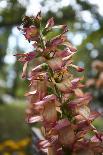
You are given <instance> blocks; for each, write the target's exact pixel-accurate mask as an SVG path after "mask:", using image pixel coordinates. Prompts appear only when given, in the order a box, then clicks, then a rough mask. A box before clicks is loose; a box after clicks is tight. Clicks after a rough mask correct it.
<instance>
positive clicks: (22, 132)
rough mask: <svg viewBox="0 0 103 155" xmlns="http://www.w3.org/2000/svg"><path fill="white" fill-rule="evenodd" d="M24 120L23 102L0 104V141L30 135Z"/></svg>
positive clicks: (18, 138)
mask: <svg viewBox="0 0 103 155" xmlns="http://www.w3.org/2000/svg"><path fill="white" fill-rule="evenodd" d="M24 120H25V104H24V103H22V102H20V103H12V104H10V105H0V141H2V140H6V139H13V140H20V139H23V138H25V137H27V136H30V131H29V127H28V125H27V124H26V123H25V121H24Z"/></svg>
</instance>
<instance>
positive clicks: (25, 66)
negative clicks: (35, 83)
mask: <svg viewBox="0 0 103 155" xmlns="http://www.w3.org/2000/svg"><path fill="white" fill-rule="evenodd" d="M27 65H28V62H25V64H24V66H23V72H22V78H25V77H26V69H27Z"/></svg>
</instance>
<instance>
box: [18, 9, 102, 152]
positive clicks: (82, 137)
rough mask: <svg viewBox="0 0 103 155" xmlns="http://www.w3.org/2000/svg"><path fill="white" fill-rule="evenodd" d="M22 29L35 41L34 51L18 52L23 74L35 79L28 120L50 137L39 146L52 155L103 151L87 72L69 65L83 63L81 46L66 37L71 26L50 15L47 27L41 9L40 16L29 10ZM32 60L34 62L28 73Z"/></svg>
mask: <svg viewBox="0 0 103 155" xmlns="http://www.w3.org/2000/svg"><path fill="white" fill-rule="evenodd" d="M19 30H21V31H22V32H23V34H24V36H25V38H26V39H27V40H28V41H29V42H32V43H33V46H34V51H31V52H29V53H24V54H16V56H17V58H18V61H20V62H22V63H23V72H22V77H23V78H27V79H28V80H29V83H30V85H29V87H30V91H29V92H27V93H26V94H25V96H26V97H27V98H28V100H29V106H28V108H27V117H26V121H27V122H28V123H30V124H32V123H35V122H40V123H41V125H42V127H41V130H42V133H43V135H44V137H45V140H41V141H40V142H39V147H40V148H41V149H42V150H47V153H48V155H65V154H68V155H82V154H83V155H94V154H102V152H103V134H102V133H99V132H98V131H97V130H96V128H95V127H94V126H93V124H92V122H93V120H94V119H96V118H97V117H98V116H100V114H99V113H98V112H95V111H90V108H89V106H88V104H89V102H90V101H91V99H92V96H91V94H90V93H84V92H83V91H82V90H81V89H82V88H83V87H84V85H83V84H82V80H83V78H82V77H75V76H74V75H73V73H72V72H71V69H70V68H74V70H75V71H76V72H82V71H83V70H84V69H83V68H81V67H79V66H76V65H74V64H73V60H72V56H73V55H74V54H75V53H76V51H77V50H76V48H75V47H73V46H72V44H71V43H70V42H69V41H68V39H67V36H66V34H65V33H66V32H67V31H68V28H67V26H66V25H59V26H55V25H54V20H53V18H50V19H49V20H48V21H47V24H46V26H45V27H43V25H42V17H41V13H40V12H39V13H38V14H37V16H36V17H34V16H32V17H28V16H25V17H24V19H23V23H22V26H21V27H19ZM54 30H55V31H54ZM53 31H54V33H52V32H53ZM31 62H32V63H31ZM30 63H31V65H29V64H30ZM28 65H29V66H32V67H33V68H32V69H31V71H30V72H29V73H27V66H28Z"/></svg>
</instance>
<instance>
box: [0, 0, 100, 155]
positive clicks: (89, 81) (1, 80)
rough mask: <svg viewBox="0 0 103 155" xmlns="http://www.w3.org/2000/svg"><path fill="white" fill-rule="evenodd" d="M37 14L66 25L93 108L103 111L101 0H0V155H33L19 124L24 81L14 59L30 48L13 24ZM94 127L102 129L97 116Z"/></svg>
mask: <svg viewBox="0 0 103 155" xmlns="http://www.w3.org/2000/svg"><path fill="white" fill-rule="evenodd" d="M40 10H41V11H42V15H43V21H44V22H45V21H46V20H47V19H48V18H50V17H52V16H53V17H54V19H55V23H56V24H63V23H64V24H67V25H68V27H69V29H70V31H69V32H68V34H67V35H68V39H69V40H70V41H71V42H72V43H73V45H75V46H76V47H77V49H78V52H77V54H76V55H75V57H74V60H75V63H76V64H78V65H79V66H82V67H85V72H84V76H85V81H86V90H87V91H90V92H92V94H93V96H94V99H93V101H92V104H91V105H92V108H93V109H97V110H98V111H100V112H103V0H0V155H9V154H13V155H16V154H17V155H24V154H25V155H26V154H28V155H30V154H33V153H32V151H31V144H30V139H31V138H30V137H31V132H30V128H29V126H28V125H26V124H25V121H24V120H25V107H26V104H27V103H26V100H24V96H23V95H24V93H25V92H26V89H27V83H26V82H25V81H23V80H22V79H21V76H20V74H21V71H22V65H21V64H19V63H18V62H17V61H16V58H15V57H14V56H13V55H14V54H15V53H20V52H21V53H22V52H29V51H31V50H32V45H31V44H30V43H28V41H27V40H26V39H25V38H24V36H23V35H22V34H21V32H19V30H18V29H17V26H18V25H20V23H21V21H22V17H23V16H24V15H36V14H37V12H38V11H40ZM94 124H95V125H96V126H97V128H99V129H100V130H103V120H102V118H99V119H97V120H96V121H95V122H94Z"/></svg>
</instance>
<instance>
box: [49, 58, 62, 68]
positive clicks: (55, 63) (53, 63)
mask: <svg viewBox="0 0 103 155" xmlns="http://www.w3.org/2000/svg"><path fill="white" fill-rule="evenodd" d="M47 63H48V65H49V66H50V67H51V68H52V70H59V69H61V68H62V66H63V61H62V59H61V58H53V59H51V60H48V61H47Z"/></svg>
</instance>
